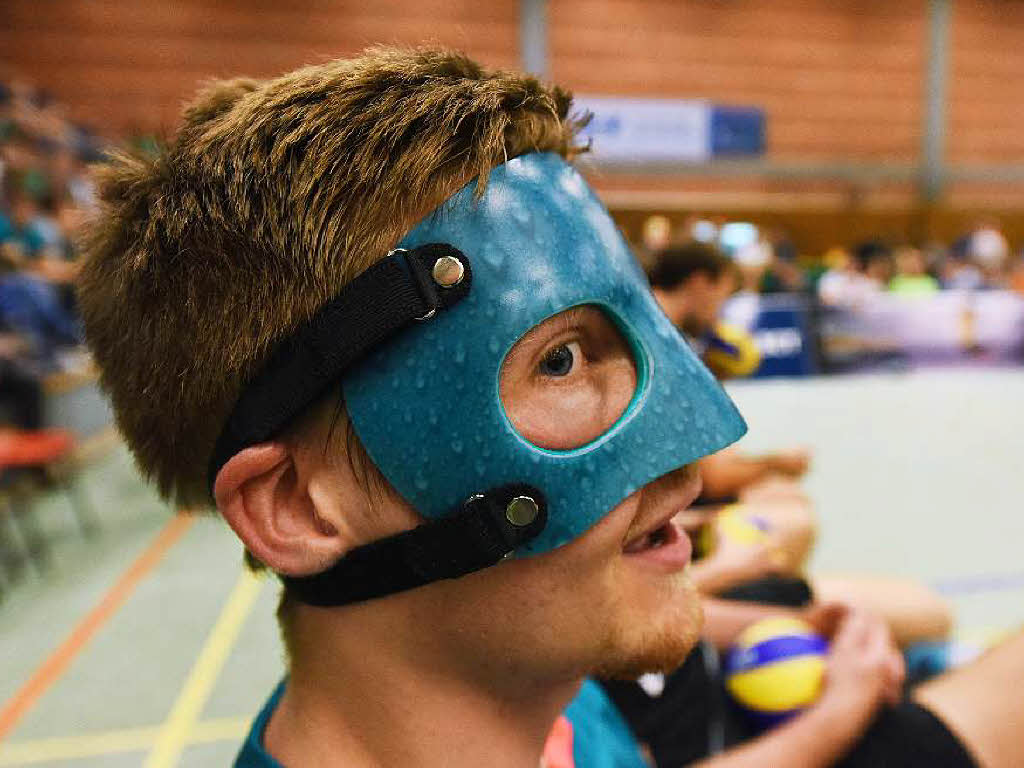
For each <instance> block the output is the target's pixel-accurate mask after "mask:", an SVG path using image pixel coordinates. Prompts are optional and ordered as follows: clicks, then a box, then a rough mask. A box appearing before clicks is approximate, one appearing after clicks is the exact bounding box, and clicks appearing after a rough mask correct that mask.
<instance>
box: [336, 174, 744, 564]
mask: <svg viewBox="0 0 1024 768" xmlns="http://www.w3.org/2000/svg"><path fill="white" fill-rule="evenodd" d="M476 192H477V187H476V183H475V182H474V183H471V184H470V185H468V186H467V187H465V188H464V189H462V190H461V191H460V192H458V193H457V194H455V195H454V196H453V197H451V198H450V199H449V200H447V201H446V202H445V203H444V204H442V205H441V206H440V207H439V208H438V209H437V210H435V211H434V212H433V213H431V214H430V215H429V216H428V217H427V218H426V219H424V220H423V221H422V222H420V224H419V225H417V226H416V227H415V228H414V229H413V230H412V231H411V232H410V233H409V234H408V235H407V236H406V237H405V238H404V239H403V240H402V242H401V244H400V247H401V248H404V249H410V250H411V249H413V248H416V247H418V246H422V245H426V244H429V243H446V244H449V245H451V246H454V247H455V248H456V249H458V250H459V251H461V252H462V253H464V254H465V255H466V257H467V258H468V260H469V263H470V264H471V266H472V287H471V289H470V290H469V292H468V295H467V296H466V298H465V299H463V300H462V301H461V302H460V303H458V304H457V305H455V306H453V307H451V308H449V309H448V310H446V311H445V312H442V313H439V314H438V315H437V316H436V317H433V318H431V320H430V322H427V323H423V324H420V325H416V326H414V327H411V328H409V329H407V330H406V331H404V332H403V333H402V334H400V335H399V336H397V337H396V338H394V339H392V340H391V341H389V343H387V344H386V345H384V346H382V347H379V348H378V349H376V350H374V351H372V352H371V353H370V354H369V355H368V356H367V358H366V359H365V360H364V361H363V362H362V363H360V364H359V365H357V366H356V367H355V368H353V369H351V370H350V371H349V372H348V373H347V374H346V375H345V376H344V379H343V383H342V387H343V391H344V397H345V403H346V408H347V411H348V413H349V416H350V418H351V419H352V422H353V424H354V427H355V430H356V433H357V434H358V435H359V438H360V440H361V441H362V443H363V445H364V446H365V448H366V450H367V452H368V453H369V455H370V457H371V458H372V459H373V461H374V463H375V464H376V466H377V467H378V468H379V469H380V471H381V472H382V473H383V475H384V477H386V478H387V480H388V481H389V482H390V483H391V484H392V485H393V486H394V487H395V489H396V490H397V491H398V492H399V493H400V494H401V495H402V496H403V497H404V498H405V499H406V500H407V501H408V502H409V503H410V504H411V505H412V506H413V507H414V508H415V509H416V510H417V511H418V512H419V513H420V514H422V515H423V516H424V517H426V518H428V519H437V518H440V517H443V516H445V515H446V514H447V513H449V512H450V511H451V510H452V509H453V508H456V507H458V506H459V505H460V504H462V503H463V502H464V501H465V500H466V499H467V498H469V497H471V496H473V495H474V494H477V493H479V492H481V491H484V490H487V489H489V488H493V487H496V486H501V485H503V484H507V483H526V484H528V485H530V486H533V487H536V488H538V489H540V490H541V491H542V492H543V493H544V495H545V497H546V499H547V509H548V513H547V514H548V519H547V523H546V525H545V527H544V529H543V531H542V532H541V533H540V535H539V536H537V537H536V538H534V539H533V540H532V541H530V542H529V543H528V544H525V545H524V546H522V547H521V548H520V549H519V550H518V551H517V554H536V553H542V552H547V551H550V550H552V549H554V548H555V547H558V546H560V545H562V544H565V543H566V542H569V541H571V540H572V539H574V538H576V537H578V536H580V535H581V534H583V533H584V532H585V531H586V530H587V529H589V528H590V527H591V526H592V525H594V524H595V523H596V522H597V521H598V520H600V519H601V518H602V517H603V516H604V515H606V514H607V513H608V512H609V511H611V510H612V509H613V508H614V507H615V506H616V505H618V504H619V503H620V502H621V501H622V500H623V499H624V498H626V497H627V496H628V495H629V494H631V493H633V492H634V491H636V490H637V489H639V488H641V487H642V486H644V485H646V484H647V483H649V482H651V481H652V480H654V479H655V478H657V477H659V476H661V475H664V474H666V473H668V472H670V471H671V470H673V469H676V468H678V467H681V466H682V465H684V464H688V463H690V462H693V461H694V460H696V459H698V458H700V457H702V456H706V455H708V454H710V453H714V452H715V451H719V450H721V449H722V448H724V447H725V446H727V445H729V444H730V443H732V442H734V441H736V440H737V439H738V438H739V437H741V436H742V435H743V433H744V432H745V431H746V425H745V424H744V421H743V419H742V417H741V416H740V415H739V413H738V412H737V410H736V408H735V407H734V406H733V404H732V402H731V401H730V400H729V398H728V396H727V395H726V394H725V393H724V391H723V390H722V388H721V386H720V385H719V384H718V382H717V381H716V380H715V379H714V378H713V377H712V376H711V374H710V373H709V372H708V371H707V369H706V368H705V367H704V366H703V365H702V364H701V362H700V361H699V360H698V359H697V358H696V357H695V356H694V354H693V352H692V351H691V350H690V349H689V347H688V346H687V345H686V343H685V342H684V340H683V339H682V338H681V337H680V335H679V333H678V332H677V331H676V329H675V328H674V327H673V326H672V323H671V322H670V321H669V320H668V318H666V317H665V315H664V314H663V313H662V312H661V310H660V309H659V307H658V305H657V303H656V302H655V300H654V298H653V297H652V295H651V293H650V289H649V286H648V283H647V280H646V278H645V276H644V274H643V272H642V271H641V270H640V268H639V266H638V265H637V263H636V260H635V259H634V258H633V256H632V254H631V253H630V250H629V247H628V246H627V245H626V243H625V241H624V240H623V238H622V236H621V234H620V233H619V231H618V229H617V228H616V226H615V223H614V222H613V221H612V219H611V217H610V216H609V215H608V212H607V211H606V210H605V208H604V206H603V205H602V204H601V203H600V201H598V199H597V198H596V196H595V195H594V193H593V192H592V191H591V190H590V188H589V187H588V186H587V184H586V182H585V181H584V180H583V178H582V177H581V176H580V175H579V173H577V172H576V171H575V170H574V169H573V168H571V167H570V166H569V165H567V164H566V163H565V162H564V161H563V160H562V159H561V158H560V157H558V156H557V155H553V154H531V155H525V156H523V157H519V158H516V159H514V160H511V161H509V162H507V163H505V164H504V165H501V166H499V167H497V168H495V169H494V170H493V171H492V173H491V175H490V178H489V180H488V183H487V186H486V189H485V190H484V193H483V195H482V196H480V197H479V198H478V197H477V196H476ZM580 305H595V306H597V307H599V308H600V309H602V310H603V311H604V312H605V313H606V314H607V315H608V316H609V317H610V318H611V319H612V320H613V321H614V323H615V324H616V325H617V326H618V328H619V330H620V331H621V333H622V334H623V336H624V338H625V339H626V340H627V341H628V343H629V344H630V346H631V347H632V351H633V355H634V358H635V361H636V368H637V380H638V384H637V388H636V391H635V394H634V396H633V399H632V402H631V403H630V404H629V406H628V407H627V408H626V410H625V411H624V413H623V414H622V415H621V416H620V417H619V419H618V420H617V421H616V422H615V423H614V424H613V425H612V426H611V427H610V428H609V429H608V430H607V431H606V432H605V433H604V434H603V435H601V436H600V437H598V438H597V439H595V440H593V441H591V442H590V443H587V444H586V445H583V446H581V447H579V448H576V449H573V450H568V451H553V450H546V449H543V448H539V447H537V446H536V445H533V444H532V443H530V442H529V441H528V440H527V439H525V438H524V437H523V436H522V435H521V434H519V432H517V431H516V429H515V428H514V426H513V425H512V423H511V421H510V420H509V417H508V415H507V414H506V412H505V409H504V406H503V405H502V401H501V398H500V397H499V389H498V380H499V373H500V371H501V367H502V363H503V361H504V359H505V356H506V354H507V353H508V351H509V350H510V349H511V348H512V346H513V345H514V344H515V343H516V341H517V340H518V339H520V338H521V337H522V336H523V335H524V334H525V333H526V332H527V331H529V330H530V329H531V328H532V327H534V326H536V325H537V324H539V323H541V322H542V321H544V320H546V319H547V318H549V317H551V316H552V315H555V314H558V313H559V312H562V311H564V310H566V309H569V308H572V307H576V306H580Z"/></svg>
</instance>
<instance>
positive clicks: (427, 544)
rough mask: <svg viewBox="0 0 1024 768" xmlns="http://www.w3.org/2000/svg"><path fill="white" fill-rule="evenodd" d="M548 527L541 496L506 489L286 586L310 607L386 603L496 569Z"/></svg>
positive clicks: (517, 488)
mask: <svg viewBox="0 0 1024 768" xmlns="http://www.w3.org/2000/svg"><path fill="white" fill-rule="evenodd" d="M546 522H547V503H546V501H545V499H544V496H543V495H542V494H541V493H540V491H538V490H537V489H536V488H533V487H531V486H528V485H522V484H511V485H503V486H501V487H499V488H494V489H492V490H490V491H488V492H487V493H484V494H480V495H478V496H474V497H472V498H471V499H469V500H468V501H466V502H465V503H464V504H463V505H462V507H461V509H459V510H458V511H457V512H455V513H454V514H451V515H449V516H447V517H443V518H441V519H439V520H432V521H430V522H428V523H424V524H423V525H421V526H419V527H417V528H414V529H413V530H411V531H406V532H404V533H399V534H396V535H394V536H389V537H387V538H385V539H380V540H378V541H374V542H372V543H370V544H366V545H364V546H362V547H357V548H356V549H353V550H352V551H351V552H349V553H348V554H347V555H345V556H344V557H343V558H341V559H340V560H339V561H338V562H337V563H335V564H334V565H333V566H332V567H331V568H329V569H328V570H326V571H323V572H321V573H317V574H315V575H313V576H303V577H295V576H285V577H283V581H284V583H285V586H286V588H287V589H288V592H289V593H290V594H292V595H294V596H295V597H296V598H298V599H299V600H301V601H302V602H304V603H306V604H307V605H317V606H324V607H326V606H337V605H345V604H346V603H355V602H359V601H362V600H369V599H371V598H374V597H383V596H384V595H390V594H393V593H395V592H402V591H404V590H407V589H412V588H414V587H420V586H423V585H424V584H430V583H431V582H434V581H440V580H441V579H454V578H458V577H459V576H465V575H466V574H468V573H472V572H474V571H479V570H481V569H482V568H487V567H488V566H491V565H494V564H495V563H497V562H498V561H500V560H501V559H502V558H504V557H505V556H507V555H508V554H509V553H511V552H512V551H513V550H514V549H516V548H517V547H520V546H522V545H523V544H526V543H527V542H529V541H531V540H532V539H534V538H535V537H536V536H537V535H538V534H539V533H540V532H541V531H542V530H544V525H545V523H546Z"/></svg>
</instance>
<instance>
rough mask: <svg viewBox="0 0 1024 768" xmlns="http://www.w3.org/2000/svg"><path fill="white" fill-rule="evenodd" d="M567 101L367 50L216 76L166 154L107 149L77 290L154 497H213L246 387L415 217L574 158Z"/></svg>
mask: <svg viewBox="0 0 1024 768" xmlns="http://www.w3.org/2000/svg"><path fill="white" fill-rule="evenodd" d="M571 100H572V97H571V96H570V94H569V93H567V92H566V91H563V90H561V89H559V88H557V87H553V88H548V87H545V86H543V85H542V84H541V83H540V82H538V81H537V80H536V79H535V78H533V77H528V76H523V75H518V74H510V73H505V72H497V71H488V70H485V69H483V68H482V67H480V66H479V65H478V64H476V63H474V62H473V61H471V60H470V59H468V58H466V57H465V56H463V55H461V54H459V53H456V52H452V51H447V50H427V49H418V50H405V49H395V48H375V49H370V50H368V51H366V52H364V53H363V54H362V55H360V56H359V57H357V58H354V59H347V60H341V61H334V62H331V63H328V64H322V65H318V66H311V67H306V68H303V69H300V70H297V71H295V72H292V73H290V74H287V75H284V76H282V77H279V78H276V79H271V80H264V81H257V80H247V79H238V80H230V81H223V82H217V83H214V84H212V85H211V86H209V87H208V88H207V89H206V90H204V91H202V92H201V93H200V94H199V95H198V96H197V98H196V99H195V101H194V102H192V104H191V105H189V106H188V107H186V109H185V112H184V123H183V126H182V127H181V129H180V131H179V132H178V134H177V136H176V137H175V138H174V139H173V141H171V142H170V143H169V144H168V145H167V146H166V147H165V148H164V149H163V150H162V151H161V152H160V153H159V155H158V156H156V157H145V156H142V155H131V154H119V155H117V156H115V157H114V158H113V159H112V162H111V163H110V164H109V165H108V166H106V167H105V168H104V169H103V170H102V171H101V172H100V174H99V180H100V190H101V198H102V201H103V204H104V205H103V210H102V213H101V215H100V216H98V217H97V218H96V220H95V221H94V222H93V224H92V227H91V230H90V232H89V234H88V236H87V238H86V241H85V263H84V265H83V268H82V272H81V275H80V278H79V297H80V303H81V309H82V316H83V319H84V322H85V332H86V338H87V340H88V342H89V345H90V346H91V348H92V350H93V353H94V354H95V357H96V360H97V362H98V364H99V367H100V369H101V381H102V384H103V386H104V387H105V389H106V390H107V391H108V392H109V393H110V396H111V398H112V400H113V404H114V411H115V413H116V416H117V423H118V426H119V427H120V429H121V432H122V434H123V435H124V437H125V439H126V440H127V442H128V445H129V446H130V448H131V450H132V452H133V453H134V454H135V457H136V460H137V462H138V464H139V466H140V468H141V469H142V471H143V472H144V473H145V474H146V475H148V476H151V477H152V478H154V479H155V480H156V483H157V485H158V487H159V489H160V491H161V493H162V494H164V495H165V496H171V497H173V498H175V499H176V500H177V501H178V502H179V503H182V504H185V505H189V506H193V507H202V506H206V505H208V503H209V492H208V489H207V486H206V467H207V463H208V461H209V457H210V454H211V452H212V449H213V444H214V441H215V440H216V438H217V435H218V433H219V432H220V430H221V428H222V426H223V424H224V422H225V421H226V419H227V416H228V413H229V411H230V409H231V407H232V406H233V404H234V402H235V400H236V399H237V397H238V394H239V391H240V389H241V387H242V385H243V383H244V382H245V381H246V380H247V379H248V378H249V377H250V376H252V375H253V373H254V372H255V371H256V369H257V368H258V367H259V366H260V365H261V364H262V363H263V361H264V360H265V359H266V357H267V355H268V353H269V351H270V350H271V349H272V348H273V345H274V344H275V343H276V342H277V341H279V340H280V339H281V338H282V337H283V336H284V335H286V334H287V333H289V332H290V331H291V330H292V329H294V328H295V327H296V326H297V325H298V324H300V323H302V322H304V321H305V320H307V319H308V318H309V317H310V316H311V315H313V314H314V313H315V312H316V310H317V309H319V308H320V307H321V306H322V305H323V304H324V303H325V302H326V301H327V300H328V299H329V298H331V297H332V296H333V295H335V294H336V293H337V292H338V291H339V290H340V289H341V288H342V287H343V286H344V285H345V284H346V283H348V282H349V281H350V280H351V279H352V278H353V277H355V276H356V275H357V274H359V273H360V272H362V271H364V270H365V269H366V268H367V267H369V266H370V265H372V264H373V263H374V262H375V261H377V260H378V259H380V258H382V257H384V256H385V255H386V254H387V252H388V251H389V250H390V249H391V248H393V247H394V246H395V244H396V243H397V242H398V241H399V240H400V239H401V237H402V236H403V235H404V234H405V232H406V231H407V230H408V229H410V228H411V227H412V225H414V224H415V223H416V222H417V221H418V220H419V219H420V218H422V217H423V216H424V215H426V214H427V213H428V212H429V211H430V210H432V209H433V208H435V207H436V206H437V205H439V204H440V203H441V202H442V201H443V200H445V199H446V198H448V197H450V196H451V195H452V194H454V193H455V192H456V191H457V190H459V189H460V188H462V187H463V186H464V185H465V184H466V183H468V182H469V181H470V180H471V179H473V178H479V179H480V180H481V181H482V182H484V183H485V182H486V179H487V175H488V173H489V171H490V170H491V169H492V168H493V167H495V166H496V165H499V164H500V163H503V162H505V161H506V160H508V159H509V158H512V157H515V156H517V155H520V154H523V153H526V152H532V151H553V152H558V153H560V154H562V155H563V156H565V157H569V158H571V157H572V156H573V155H574V154H575V153H576V152H578V151H579V148H578V147H576V146H575V144H574V136H575V132H576V129H577V128H578V127H579V124H578V122H577V121H575V120H573V119H572V118H570V116H569V107H570V104H571ZM481 188H482V184H481Z"/></svg>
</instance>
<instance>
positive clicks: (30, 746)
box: [0, 717, 252, 766]
mask: <svg viewBox="0 0 1024 768" xmlns="http://www.w3.org/2000/svg"><path fill="white" fill-rule="evenodd" d="M251 723H252V718H249V717H221V718H217V719H214V720H204V721H203V722H200V723H196V724H195V725H194V726H193V728H192V733H191V734H190V735H189V738H188V740H187V741H186V744H210V743H213V742H216V741H237V742H241V741H242V739H244V738H245V735H246V734H247V733H248V731H249V726H250V724H251ZM159 736H160V726H157V725H152V726H146V727H142V728H123V729H120V730H116V731H100V732H97V733H85V734H81V735H78V736H64V737H60V738H49V739H34V740H32V741H19V742H8V743H6V744H3V745H0V766H18V765H34V764H36V763H54V762H57V761H64V762H69V761H72V760H83V759H85V758H87V757H101V756H103V755H112V754H117V753H122V752H145V751H146V750H148V749H149V748H150V747H152V746H153V745H154V744H155V743H156V740H157V738H158V737H159Z"/></svg>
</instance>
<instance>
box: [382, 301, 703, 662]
mask: <svg viewBox="0 0 1024 768" xmlns="http://www.w3.org/2000/svg"><path fill="white" fill-rule="evenodd" d="M636 386H637V375H636V366H635V362H634V360H633V355H632V352H631V349H630V347H629V345H628V344H627V342H626V341H625V340H624V339H623V337H622V335H621V334H620V333H619V331H618V330H617V329H616V327H615V325H614V324H613V323H612V322H611V321H610V320H609V319H608V318H607V317H606V316H605V315H604V314H603V313H602V312H601V311H600V310H598V309H596V308H593V307H583V308H576V309H572V310H568V311H566V312H562V313H561V314H559V315H556V316H555V317H553V318H550V319H548V320H547V321H545V322H543V323H541V324H540V325H538V326H536V327H535V328H534V329H532V330H531V331H530V332H529V333H528V334H526V335H525V336H524V337H523V338H522V339H520V340H519V341H518V342H517V343H516V345H515V346H514V347H513V349H512V350H511V352H510V353H509V355H508V357H507V358H506V360H505V362H504V365H503V366H502V370H501V376H500V395H501V399H502V402H503V404H504V406H505V410H506V413H507V414H508V416H509V419H510V421H511V422H512V424H513V425H514V426H515V428H516V429H517V430H518V431H519V433H520V435H521V436H522V437H524V438H525V439H526V440H528V441H529V442H531V443H533V444H534V445H536V446H538V447H542V448H547V449H550V450H568V449H572V448H576V447H579V446H581V445H584V444H585V443H588V442H590V441H592V440H593V439H595V438H597V437H599V436H600V435H602V434H603V433H605V432H606V431H607V430H608V429H609V428H610V427H612V425H613V424H614V423H615V421H616V420H617V419H618V418H619V416H620V415H621V414H622V413H623V412H624V411H625V410H626V407H627V406H628V404H629V402H630V401H631V399H632V396H633V394H634V390H635V389H636ZM699 490H700V479H699V475H698V473H697V471H696V468H695V466H687V467H681V468H679V469H678V470H676V471H674V472H671V473H669V474H668V475H665V476H663V477H660V478H658V479H657V480H655V481H653V482H651V483H649V484H648V485H646V486H644V487H643V488H641V489H640V490H638V491H636V492H635V493H633V494H632V495H630V496H629V497H627V498H626V499H624V500H623V501H622V502H621V503H620V504H618V505H617V506H616V507H615V508H614V509H612V510H611V511H610V512H609V513H608V515H607V516H606V517H604V518H603V519H602V520H601V521H600V522H599V523H598V524H597V525H595V526H594V527H593V528H591V529H590V530H589V531H587V532H586V533H585V534H584V535H582V536H580V537H579V538H577V539H575V540H573V541H572V542H570V543H569V544H567V545H565V546H563V547H560V548H558V549H556V550H554V551H552V552H549V553H546V554H544V555H539V556H535V557H526V558H514V559H511V560H509V561H507V562H504V563H502V564H500V565H498V566H495V567H492V568H487V569H485V570H483V571H480V572H478V573H474V574H471V575H469V576H466V577H463V578H461V579H457V580H454V581H447V582H439V583H435V584H431V585H429V586H427V587H424V588H423V589H421V590H415V591H413V592H410V593H406V594H405V595H396V596H395V598H396V599H399V600H403V601H407V604H408V605H409V606H410V607H413V606H414V605H415V608H414V610H415V611H417V612H420V611H422V612H423V616H422V619H411V620H415V621H419V620H422V621H430V625H431V626H432V627H433V630H434V631H436V632H437V633H438V638H437V641H438V642H439V643H442V644H443V645H444V647H446V648H447V649H448V650H447V651H446V655H447V656H448V658H451V660H452V663H453V664H454V665H455V666H457V667H460V671H461V672H462V673H463V674H472V673H473V672H474V670H476V671H477V672H479V671H480V670H481V669H491V668H494V667H502V668H504V669H503V670H502V671H501V672H500V673H499V674H488V675H487V676H488V678H489V679H491V680H494V679H502V678H508V677H509V676H510V675H511V677H512V678H513V679H518V680H520V681H525V680H530V679H551V678H552V677H560V678H563V679H569V678H572V677H577V676H579V675H583V674H589V673H593V672H601V673H603V674H608V675H620V676H623V675H625V676H633V675H636V674H639V673H640V672H643V671H647V670H652V669H670V668H674V667H675V666H677V665H678V664H679V663H680V662H681V661H682V660H683V659H684V658H685V656H686V654H687V653H688V652H689V650H690V649H691V648H692V647H693V644H694V642H695V640H696V636H697V633H698V631H699V626H700V609H699V603H698V601H697V599H696V595H695V592H694V590H693V587H692V584H691V582H690V580H689V577H688V575H687V574H686V571H685V569H686V566H687V564H688V562H689V557H690V544H689V540H688V538H687V537H686V536H685V534H683V533H682V532H681V531H680V530H679V529H678V528H676V527H675V524H674V523H673V522H672V518H673V517H674V516H675V514H676V513H677V512H679V511H680V510H683V509H685V508H686V507H688V506H689V505H690V504H691V502H692V501H693V500H694V498H695V497H696V496H697V494H698V493H699ZM430 617H433V620H432V621H431V619H430ZM438 617H443V621H439V620H438ZM439 647H440V646H439Z"/></svg>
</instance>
